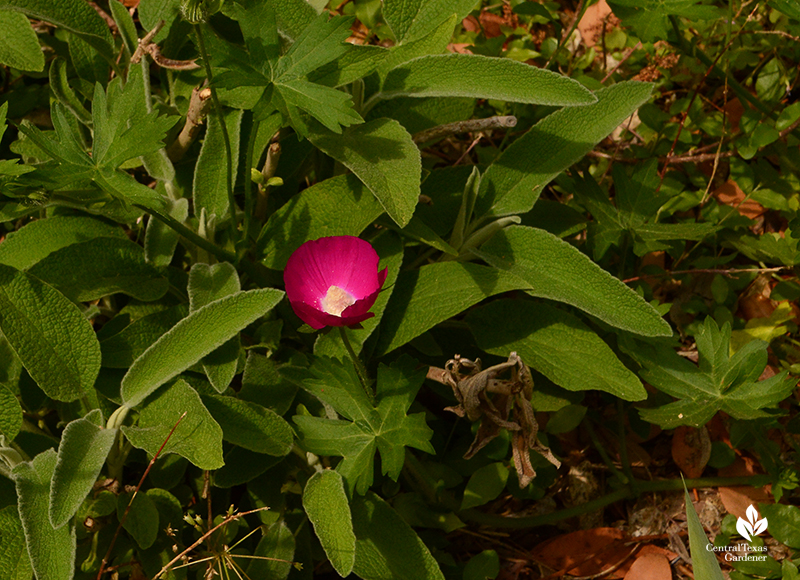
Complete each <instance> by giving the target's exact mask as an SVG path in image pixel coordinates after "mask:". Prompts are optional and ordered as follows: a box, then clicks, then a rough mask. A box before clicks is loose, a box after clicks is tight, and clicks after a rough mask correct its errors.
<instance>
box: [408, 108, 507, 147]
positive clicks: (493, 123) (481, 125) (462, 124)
mask: <svg viewBox="0 0 800 580" xmlns="http://www.w3.org/2000/svg"><path fill="white" fill-rule="evenodd" d="M516 125H517V118H516V117H515V116H513V115H502V116H498V117H489V118H487V119H468V120H466V121H456V122H455V123H447V124H446V125H439V126H438V127H434V128H433V129H427V130H425V131H420V132H419V133H415V134H414V136H413V137H412V139H413V140H414V143H417V144H419V143H427V142H428V141H433V140H435V139H440V138H442V137H447V136H448V135H456V134H458V133H471V132H473V131H488V130H489V129H508V128H510V127H515V126H516Z"/></svg>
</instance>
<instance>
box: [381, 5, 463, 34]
mask: <svg viewBox="0 0 800 580" xmlns="http://www.w3.org/2000/svg"><path fill="white" fill-rule="evenodd" d="M474 7H475V3H474V2H473V1H472V0H431V1H426V0H412V1H411V2H405V1H403V0H385V1H384V2H383V11H382V13H383V18H384V19H385V20H386V22H387V24H389V27H390V28H391V29H392V32H393V33H394V37H395V39H396V41H397V43H398V44H402V43H408V42H412V41H414V40H417V39H418V38H421V37H423V36H425V35H426V34H428V33H430V31H431V30H433V29H434V28H436V27H437V26H439V25H440V24H442V23H443V22H446V21H447V20H448V19H449V18H450V17H451V16H453V15H456V17H457V19H458V21H459V22H460V21H461V20H462V19H463V18H465V17H466V16H467V15H468V14H469V13H470V11H471V10H472V9H473V8H474ZM452 30H453V29H452V27H451V28H450V32H451V33H452Z"/></svg>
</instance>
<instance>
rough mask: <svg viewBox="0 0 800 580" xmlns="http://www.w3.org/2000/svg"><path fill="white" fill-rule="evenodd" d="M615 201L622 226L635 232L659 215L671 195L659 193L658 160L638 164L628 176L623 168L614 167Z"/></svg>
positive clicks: (620, 166) (619, 166)
mask: <svg viewBox="0 0 800 580" xmlns="http://www.w3.org/2000/svg"><path fill="white" fill-rule="evenodd" d="M613 176H614V201H616V204H617V209H618V210H619V213H620V217H621V219H622V224H623V225H624V226H625V227H627V228H629V229H634V228H637V227H638V226H640V225H641V224H643V223H644V222H645V221H647V220H648V219H649V218H651V217H652V216H654V215H655V213H656V212H657V211H658V209H659V208H660V207H661V206H662V205H664V204H665V203H666V202H667V201H668V200H669V196H668V195H667V194H665V193H664V192H661V191H659V185H660V182H661V180H660V178H659V175H658V160H657V159H649V160H647V161H645V162H644V163H642V164H641V165H637V166H636V167H635V169H634V170H633V173H632V175H628V174H627V173H626V171H625V168H624V167H623V166H622V165H615V166H614V167H613Z"/></svg>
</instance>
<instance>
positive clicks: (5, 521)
mask: <svg viewBox="0 0 800 580" xmlns="http://www.w3.org/2000/svg"><path fill="white" fill-rule="evenodd" d="M0 546H3V550H2V551H0V570H2V578H3V580H30V578H31V575H32V574H33V570H32V569H31V560H30V558H28V552H27V550H26V549H25V532H24V531H23V529H22V523H21V522H20V521H19V513H18V512H17V506H16V505H9V506H6V507H4V508H3V509H1V510H0Z"/></svg>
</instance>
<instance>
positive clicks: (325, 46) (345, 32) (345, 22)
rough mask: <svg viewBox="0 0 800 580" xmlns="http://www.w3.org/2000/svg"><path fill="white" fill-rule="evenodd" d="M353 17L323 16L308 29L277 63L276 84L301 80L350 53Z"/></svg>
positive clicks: (317, 18) (324, 14)
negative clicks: (349, 41) (290, 80)
mask: <svg viewBox="0 0 800 580" xmlns="http://www.w3.org/2000/svg"><path fill="white" fill-rule="evenodd" d="M354 21H355V18H353V17H352V16H334V17H333V18H331V17H330V15H329V14H328V13H322V14H320V15H319V16H317V17H316V19H315V20H314V21H313V22H312V23H311V24H310V25H309V26H307V27H306V28H305V29H304V30H303V32H302V33H301V34H300V36H298V37H297V39H296V40H295V41H294V43H293V44H292V46H291V48H290V49H289V50H288V52H287V53H286V54H285V55H284V56H282V57H281V59H280V60H279V61H278V66H277V68H276V70H275V73H274V76H275V78H276V81H277V82H282V81H284V80H289V79H293V78H300V77H304V76H306V75H308V74H309V73H311V72H312V71H314V70H316V69H317V68H319V67H321V66H323V65H326V64H328V63H329V62H331V61H334V60H337V59H338V58H340V57H341V56H342V55H344V54H345V53H346V52H347V46H348V45H347V44H346V43H345V40H347V38H348V37H349V36H350V34H351V32H350V26H351V25H352V24H353V22H354Z"/></svg>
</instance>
